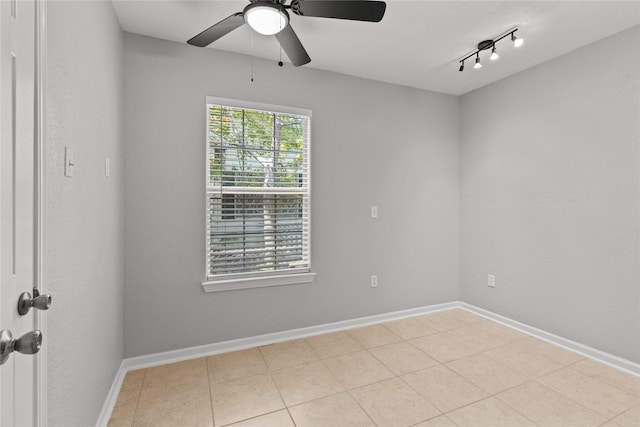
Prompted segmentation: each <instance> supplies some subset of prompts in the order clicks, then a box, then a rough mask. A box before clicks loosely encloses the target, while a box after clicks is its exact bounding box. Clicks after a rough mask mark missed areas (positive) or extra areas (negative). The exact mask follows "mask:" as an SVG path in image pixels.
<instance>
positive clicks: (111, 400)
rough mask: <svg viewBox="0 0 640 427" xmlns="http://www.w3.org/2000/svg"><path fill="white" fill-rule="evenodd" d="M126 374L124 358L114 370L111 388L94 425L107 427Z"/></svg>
mask: <svg viewBox="0 0 640 427" xmlns="http://www.w3.org/2000/svg"><path fill="white" fill-rule="evenodd" d="M126 374H127V369H125V367H124V360H123V361H122V362H120V367H119V368H118V371H117V372H116V376H115V378H114V379H113V384H111V388H110V389H109V394H107V399H106V400H105V401H104V404H103V405H102V410H101V411H100V415H99V416H98V421H96V427H98V426H99V427H107V425H108V424H109V419H110V418H111V412H113V408H114V407H115V406H116V401H117V400H118V394H119V393H120V389H121V388H122V382H123V381H124V376H125V375H126Z"/></svg>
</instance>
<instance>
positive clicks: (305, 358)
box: [260, 339, 318, 371]
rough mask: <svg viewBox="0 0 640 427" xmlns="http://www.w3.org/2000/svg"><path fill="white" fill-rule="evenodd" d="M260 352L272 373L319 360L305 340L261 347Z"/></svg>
mask: <svg viewBox="0 0 640 427" xmlns="http://www.w3.org/2000/svg"><path fill="white" fill-rule="evenodd" d="M260 351H261V352H262V356H263V357H264V360H265V362H267V366H268V367H269V369H270V370H272V371H273V370H278V369H283V368H288V367H290V366H296V365H302V364H303V363H309V362H315V361H316V360H318V356H317V355H316V353H315V352H314V351H313V349H312V348H311V346H310V345H309V344H308V343H307V341H306V340H304V339H299V340H294V341H286V342H281V343H278V344H271V345H265V346H263V347H260Z"/></svg>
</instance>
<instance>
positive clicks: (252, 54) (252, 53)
mask: <svg viewBox="0 0 640 427" xmlns="http://www.w3.org/2000/svg"><path fill="white" fill-rule="evenodd" d="M253 37H254V34H253V31H252V32H251V82H252V83H253V57H254V53H255V52H254V50H253Z"/></svg>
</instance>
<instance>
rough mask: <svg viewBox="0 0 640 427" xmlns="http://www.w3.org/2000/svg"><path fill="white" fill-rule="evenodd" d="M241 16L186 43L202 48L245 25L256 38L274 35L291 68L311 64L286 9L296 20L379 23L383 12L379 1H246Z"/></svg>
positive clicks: (383, 9)
mask: <svg viewBox="0 0 640 427" xmlns="http://www.w3.org/2000/svg"><path fill="white" fill-rule="evenodd" d="M249 1H250V2H251V3H250V4H249V5H247V7H245V8H244V10H243V11H242V12H238V13H234V14H233V15H231V16H229V17H227V18H225V19H223V20H222V21H220V22H218V23H217V24H215V25H213V26H211V27H209V28H207V29H206V30H204V31H203V32H201V33H200V34H198V35H197V36H194V37H192V38H191V39H189V40H187V43H189V44H190V45H193V46H198V47H205V46H208V45H210V44H211V43H213V42H214V41H216V40H218V39H219V38H220V37H222V36H224V35H226V34H228V33H230V32H231V31H233V30H235V29H236V28H238V27H240V26H242V25H244V24H245V23H247V24H249V26H250V27H251V28H253V29H254V30H255V31H257V32H258V33H260V34H264V35H275V36H276V39H278V42H279V43H280V45H281V46H282V49H284V51H285V53H286V54H287V56H288V57H289V59H290V60H291V63H292V64H293V65H294V66H296V67H297V66H300V65H304V64H308V63H309V62H311V58H310V57H309V55H308V54H307V51H306V50H305V49H304V46H302V43H301V42H300V39H299V38H298V36H297V35H296V33H295V31H293V28H292V27H291V23H290V20H289V13H287V9H290V10H291V11H293V13H295V14H296V15H299V16H315V17H320V18H334V19H348V20H351V21H369V22H380V21H381V20H382V17H383V16H384V12H385V10H386V7H387V5H386V3H385V2H383V1H365V0H292V1H291V3H290V4H288V5H287V4H285V3H286V1H287V0H249Z"/></svg>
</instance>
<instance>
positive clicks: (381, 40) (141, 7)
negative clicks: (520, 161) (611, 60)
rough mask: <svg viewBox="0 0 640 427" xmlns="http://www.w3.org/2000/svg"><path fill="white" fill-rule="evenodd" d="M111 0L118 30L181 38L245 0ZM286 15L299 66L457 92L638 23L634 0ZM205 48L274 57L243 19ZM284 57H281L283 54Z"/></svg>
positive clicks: (404, 5) (401, 4) (445, 4)
mask: <svg viewBox="0 0 640 427" xmlns="http://www.w3.org/2000/svg"><path fill="white" fill-rule="evenodd" d="M302 1H304V0H302ZM112 2H113V5H114V9H115V11H116V15H117V16H118V19H119V21H120V25H121V26H122V29H123V30H125V31H128V32H131V33H138V34H143V35H146V36H151V37H156V38H160V39H166V40H172V41H176V42H181V43H185V41H186V40H188V39H189V38H191V37H192V36H194V35H196V34H198V33H199V32H200V31H202V30H204V29H205V28H208V27H210V26H211V25H213V24H214V23H216V22H218V21H220V20H222V19H223V18H226V17H227V16H229V15H231V14H233V13H235V12H239V11H242V9H243V8H244V6H246V5H247V4H248V3H249V1H248V0H233V1H213V0H202V1H187V0H177V1H168V0H155V1H154V0H141V1H140V0H135V1H134V0H112ZM288 3H289V1H287V4H288ZM290 15H291V24H292V26H293V28H294V29H295V31H296V33H297V34H298V37H299V38H300V40H301V41H302V43H303V44H304V46H305V48H306V50H307V52H308V53H309V56H310V57H311V63H309V64H307V65H305V66H304V67H311V68H318V69H322V70H329V71H334V72H338V73H344V74H350V75H353V76H358V77H364V78H369V79H374V80H380V81H384V82H389V83H395V84H399V85H405V86H411V87H415V88H420V89H427V90H432V91H436V92H443V93H449V94H454V95H461V94H464V93H466V92H469V91H471V90H474V89H477V88H480V87H482V86H485V85H487V84H489V83H492V82H495V81H497V80H500V79H503V78H505V77H507V76H510V75H512V74H515V73H518V72H520V71H522V70H525V69H527V68H530V67H533V66H535V65H538V64H541V63H543V62H546V61H548V60H550V59H553V58H555V57H558V56H560V55H562V54H565V53H567V52H570V51H572V50H575V49H577V48H580V47H582V46H585V45H588V44H590V43H593V42H595V41H596V40H600V39H602V38H605V37H607V36H609V35H612V34H615V33H618V32H620V31H622V30H625V29H627V28H630V27H632V26H634V25H638V24H640V1H513V0H512V1H407V0H389V1H387V11H386V14H385V16H384V18H383V20H382V22H380V23H369V22H356V21H345V20H338V19H326V18H312V17H301V16H297V15H294V14H293V13H291V14H290ZM514 26H518V27H519V29H520V30H519V31H518V35H520V36H521V37H522V38H523V39H524V40H525V43H524V45H523V46H522V47H520V48H518V49H516V48H514V47H513V45H512V43H511V42H510V41H509V38H505V39H503V40H502V41H500V42H498V43H497V45H496V46H497V48H498V53H499V54H500V59H499V60H498V61H496V62H491V63H490V61H489V60H488V55H489V52H488V51H485V52H483V54H481V59H482V62H483V65H484V66H483V67H482V68H481V69H480V70H474V69H473V68H472V67H471V65H472V62H468V63H467V67H466V68H465V71H464V72H459V71H458V66H459V63H458V60H459V59H461V57H463V56H464V55H465V54H467V53H469V52H471V51H472V50H473V49H474V48H475V46H476V45H477V43H478V42H480V41H482V40H485V39H492V38H494V37H496V36H498V35H500V34H502V33H503V32H505V31H507V30H509V29H511V28H512V27H514ZM252 44H253V47H252ZM185 45H186V43H185ZM190 48H191V49H199V48H196V47H190ZM209 48H215V49H220V50H226V51H230V52H237V53H241V54H247V55H254V56H256V57H262V58H266V59H271V60H273V61H274V62H277V61H278V60H279V58H280V48H279V45H278V43H277V41H276V39H275V37H273V36H262V35H259V34H257V33H254V32H253V31H252V30H251V29H250V28H249V26H248V25H244V26H242V27H240V28H239V29H237V30H235V31H233V32H232V33H230V34H227V35H226V36H224V37H223V38H221V39H219V40H218V41H216V42H214V43H213V44H212V45H210V47H209ZM638 48H639V49H640V46H639V47H638ZM282 58H283V61H285V62H287V58H286V54H284V53H282Z"/></svg>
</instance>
